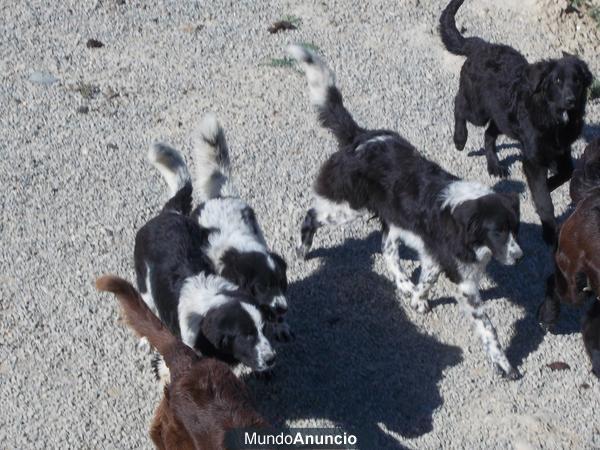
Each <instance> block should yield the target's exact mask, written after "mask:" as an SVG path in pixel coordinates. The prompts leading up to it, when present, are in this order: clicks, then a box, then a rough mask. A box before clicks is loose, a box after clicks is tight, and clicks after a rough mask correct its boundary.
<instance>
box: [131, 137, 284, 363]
mask: <svg viewBox="0 0 600 450" xmlns="http://www.w3.org/2000/svg"><path fill="white" fill-rule="evenodd" d="M149 158H150V160H151V161H152V162H153V164H155V165H156V166H157V167H158V168H159V170H161V172H162V173H163V175H165V178H166V179H167V182H168V184H169V187H170V189H171V192H175V194H174V195H173V197H171V199H169V201H168V202H167V203H166V204H165V206H164V207H163V209H162V211H161V212H160V213H159V214H158V215H157V216H156V217H154V218H152V219H151V220H149V221H148V222H147V223H146V224H145V225H144V226H143V227H142V228H141V229H140V230H139V231H138V233H137V235H136V240H135V251H134V260H135V270H136V275H137V284H138V289H139V291H140V294H141V295H142V298H143V299H144V301H145V303H146V304H147V305H148V306H149V307H150V308H151V309H152V310H153V311H156V312H157V314H158V316H159V317H160V319H161V320H162V321H163V322H164V323H165V324H166V325H167V326H168V327H169V329H170V330H171V331H172V332H173V333H174V334H175V335H177V336H180V337H181V339H182V341H183V342H184V343H185V344H187V345H188V346H190V347H192V348H194V349H195V350H196V351H198V352H199V353H201V354H202V355H205V356H211V357H216V358H218V359H220V360H223V361H225V362H227V363H230V364H235V363H238V362H241V363H243V364H245V365H247V366H249V367H250V368H252V369H253V370H256V371H264V370H267V369H269V368H271V367H272V365H273V364H274V361H275V351H274V350H273V348H272V347H271V344H270V343H269V341H268V339H267V338H266V337H265V335H264V332H263V328H264V323H263V319H262V316H261V313H260V311H259V309H258V308H257V307H256V306H255V305H254V304H253V303H254V299H253V298H252V297H250V296H249V295H248V294H247V293H246V292H244V291H242V290H241V289H239V288H238V287H237V286H235V285H234V284H232V283H231V282H229V281H227V280H226V279H225V278H223V277H221V276H219V275H215V274H214V267H213V264H212V262H211V261H210V259H209V258H208V257H207V256H206V255H205V254H204V252H203V250H202V249H203V248H204V246H205V245H206V243H207V241H208V238H209V234H210V230H206V229H203V228H201V227H200V226H199V225H198V223H197V221H196V220H193V219H192V218H190V216H189V212H190V210H191V205H192V184H191V180H190V177H189V174H188V173H187V167H186V166H185V163H183V164H182V162H183V160H182V158H181V156H180V155H179V153H178V152H177V151H176V150H174V149H172V148H170V147H168V146H166V145H163V144H156V145H154V146H152V148H151V150H150V153H149ZM180 184H181V185H182V186H181V188H179V189H177V188H178V187H179V185H180ZM176 189H177V190H176Z"/></svg>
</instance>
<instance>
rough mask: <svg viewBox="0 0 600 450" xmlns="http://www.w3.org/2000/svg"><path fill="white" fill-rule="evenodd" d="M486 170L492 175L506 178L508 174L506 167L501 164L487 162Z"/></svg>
mask: <svg viewBox="0 0 600 450" xmlns="http://www.w3.org/2000/svg"><path fill="white" fill-rule="evenodd" d="M487 170H488V173H489V174H490V175H491V176H492V177H497V178H508V176H509V175H510V170H508V167H506V166H503V165H502V164H488V168H487Z"/></svg>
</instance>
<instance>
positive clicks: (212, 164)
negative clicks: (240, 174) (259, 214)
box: [194, 113, 237, 201]
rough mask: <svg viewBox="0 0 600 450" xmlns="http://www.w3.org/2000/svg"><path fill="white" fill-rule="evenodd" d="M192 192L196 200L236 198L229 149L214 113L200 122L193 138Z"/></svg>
mask: <svg viewBox="0 0 600 450" xmlns="http://www.w3.org/2000/svg"><path fill="white" fill-rule="evenodd" d="M194 163H195V165H196V179H195V183H196V191H197V192H198V193H199V196H200V201H206V200H210V199H211V198H217V197H222V196H229V195H230V196H237V193H236V192H235V189H234V187H233V185H232V184H231V176H230V163H229V149H228V147H227V141H226V140H225V132H224V131H223V128H222V127H221V125H220V124H219V122H218V120H217V117H216V116H215V115H214V114H211V113H209V114H207V115H206V116H204V118H203V119H202V121H201V122H200V126H199V127H198V130H197V131H196V135H195V138H194Z"/></svg>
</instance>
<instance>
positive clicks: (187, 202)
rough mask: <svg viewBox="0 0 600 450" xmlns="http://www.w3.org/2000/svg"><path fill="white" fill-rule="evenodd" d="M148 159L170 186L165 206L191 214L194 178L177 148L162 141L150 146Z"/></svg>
mask: <svg viewBox="0 0 600 450" xmlns="http://www.w3.org/2000/svg"><path fill="white" fill-rule="evenodd" d="M148 160H150V163H152V165H153V166H154V167H156V169H157V170H158V171H159V172H160V174H161V175H162V176H163V178H164V180H165V181H166V182H167V185H168V186H169V201H168V202H167V203H166V205H165V208H167V209H173V210H175V211H179V212H181V213H182V214H186V215H187V214H189V213H190V211H191V209H192V179H191V177H190V173H189V171H188V168H187V164H186V163H185V160H184V159H183V157H182V156H181V153H179V152H178V151H177V150H175V149H174V148H173V147H170V146H168V145H167V144H163V143H160V142H156V143H154V144H152V145H151V146H150V150H149V151H148Z"/></svg>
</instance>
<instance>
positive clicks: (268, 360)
mask: <svg viewBox="0 0 600 450" xmlns="http://www.w3.org/2000/svg"><path fill="white" fill-rule="evenodd" d="M265 364H266V365H267V367H273V365H274V364H275V353H273V354H271V355H270V356H267V358H265Z"/></svg>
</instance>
